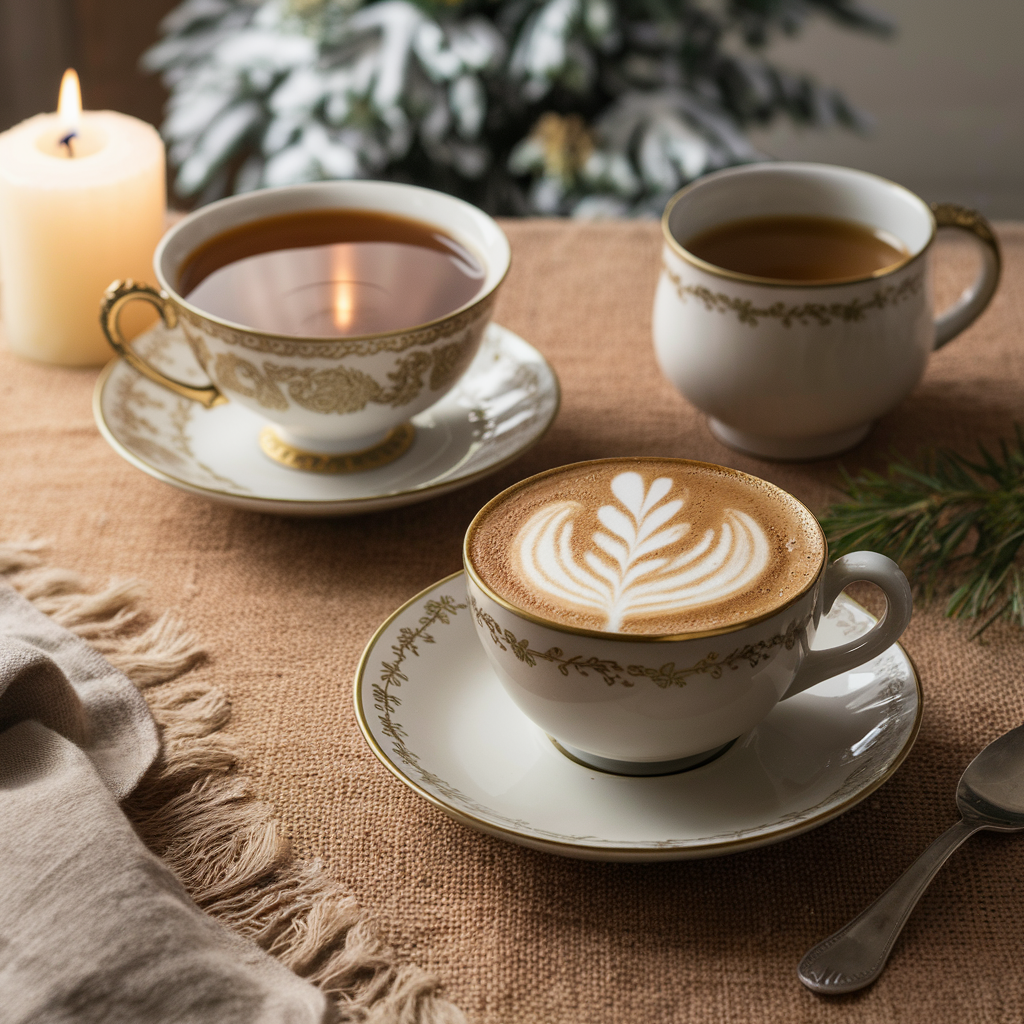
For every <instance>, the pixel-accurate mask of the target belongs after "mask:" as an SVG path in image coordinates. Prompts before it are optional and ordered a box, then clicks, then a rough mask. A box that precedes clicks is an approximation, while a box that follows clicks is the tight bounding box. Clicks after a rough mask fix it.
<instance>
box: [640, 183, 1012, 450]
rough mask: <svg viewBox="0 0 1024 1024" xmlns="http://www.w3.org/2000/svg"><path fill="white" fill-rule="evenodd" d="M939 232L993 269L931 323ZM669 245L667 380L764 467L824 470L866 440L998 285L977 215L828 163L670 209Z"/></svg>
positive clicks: (696, 186)
mask: <svg viewBox="0 0 1024 1024" xmlns="http://www.w3.org/2000/svg"><path fill="white" fill-rule="evenodd" d="M938 228H957V229H959V230H961V231H963V232H965V233H967V235H968V237H970V238H971V239H972V240H973V241H974V242H975V243H977V245H978V247H979V251H980V254H981V257H982V265H981V269H980V271H979V273H978V277H977V279H976V280H975V281H974V283H973V284H972V285H971V287H970V288H968V289H967V290H966V291H965V292H964V294H963V295H962V296H961V297H960V299H959V300H958V301H957V302H956V303H954V305H953V306H952V307H950V308H949V309H947V310H945V311H944V312H943V313H941V314H940V315H939V316H938V317H936V316H935V315H934V313H933V310H932V282H931V268H930V262H931V259H932V251H933V248H934V246H933V243H934V240H935V235H936V230H937V229H938ZM662 233H663V236H664V243H663V246H662V267H661V276H660V278H659V281H658V288H657V292H656V295H655V300H654V313H653V335H654V348H655V352H656V354H657V357H658V362H659V364H660V366H661V369H662V372H663V373H664V374H665V376H666V377H667V378H668V380H669V381H670V382H671V383H672V384H673V385H674V386H675V387H676V389H677V390H678V391H679V392H680V393H681V394H682V395H683V396H684V397H685V398H686V399H688V400H689V401H690V402H691V403H692V404H693V405H694V406H696V407H697V408H698V409H700V410H701V411H702V412H703V413H705V414H706V415H707V417H708V423H709V426H710V428H711V431H712V432H713V433H714V434H715V435H716V436H717V437H718V438H719V440H721V441H723V442H724V443H725V444H727V445H729V446H731V447H733V448H736V449H738V450H740V451H744V452H749V453H751V454H753V455H758V456H761V457H764V458H775V459H814V458H823V457H825V456H829V455H835V454H838V453H839V452H842V451H845V450H847V449H849V448H852V447H853V446H854V445H856V444H858V443H859V442H860V441H862V440H863V439H864V437H865V436H866V435H867V433H868V431H869V430H870V429H871V426H872V424H873V423H874V421H875V420H877V419H878V418H879V417H880V416H882V415H883V414H885V413H887V412H889V411H890V410H891V409H893V408H894V407H895V406H896V405H898V404H899V402H901V401H902V400H903V399H904V398H905V397H906V396H907V395H908V394H909V393H910V391H911V390H912V389H913V388H914V387H915V385H916V384H917V383H918V381H919V380H920V379H921V376H922V374H923V373H924V370H925V366H926V364H927V361H928V357H929V355H930V354H931V352H932V351H934V350H935V349H937V348H940V347H942V346H943V345H945V344H946V343H947V342H949V341H951V340H952V339H953V338H955V337H956V336H957V335H958V334H959V333H960V332H961V331H963V330H964V329H965V328H966V327H968V326H969V325H970V324H971V323H972V322H973V321H974V320H975V319H976V318H977V317H978V316H979V315H980V314H981V312H982V311H983V310H984V309H985V307H986V306H987V305H988V302H989V300H990V299H991V297H992V295H993V293H994V292H995V289H996V285H997V283H998V280H999V273H1000V255H999V245H998V243H997V241H996V238H995V235H994V233H993V232H992V228H991V226H990V225H989V224H988V222H987V221H986V220H985V218H984V217H982V216H981V215H980V214H978V213H975V212H974V211H973V210H967V209H965V208H963V207H959V206H953V205H951V204H941V205H935V206H932V207H929V206H928V204H926V203H925V202H924V201H923V200H922V199H920V198H919V197H918V196H916V195H914V194H913V193H912V192H910V191H909V190H907V189H905V188H903V187H902V186H900V185H896V184H894V183H893V182H891V181H886V180H885V179H883V178H879V177H877V176H876V175H873V174H868V173H866V172H863V171H856V170H852V169H850V168H846V167H830V166H828V165H825V164H810V163H763V164H753V165H749V166H745V167H736V168H730V169H728V170H723V171H718V172H716V173H714V174H710V175H707V176H706V177H704V178H701V179H699V180H698V181H696V182H694V183H693V184H692V185H689V186H687V187H686V188H684V189H683V190H682V191H680V192H678V193H677V194H676V195H675V196H674V197H673V198H672V199H671V200H670V201H669V203H668V205H667V207H666V208H665V213H664V216H663V218H662ZM801 237H802V238H803V241H802V243H801V241H800V239H801Z"/></svg>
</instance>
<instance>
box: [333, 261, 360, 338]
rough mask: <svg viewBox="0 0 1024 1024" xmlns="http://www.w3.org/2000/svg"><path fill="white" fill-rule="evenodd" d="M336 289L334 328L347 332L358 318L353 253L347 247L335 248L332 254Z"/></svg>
mask: <svg viewBox="0 0 1024 1024" xmlns="http://www.w3.org/2000/svg"><path fill="white" fill-rule="evenodd" d="M331 257H332V258H331V271H332V274H331V276H332V277H333V287H334V326H335V327H336V328H337V329H338V330H339V331H347V330H348V329H349V328H350V327H351V326H352V322H353V321H354V320H355V318H356V295H355V288H354V287H353V284H354V282H353V281H352V276H353V275H352V272H353V270H354V269H355V268H354V267H353V266H352V262H353V261H352V253H351V251H350V247H349V246H347V245H340V246H335V247H334V249H333V251H332V253H331Z"/></svg>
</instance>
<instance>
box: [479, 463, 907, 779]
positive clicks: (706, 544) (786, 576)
mask: <svg viewBox="0 0 1024 1024" xmlns="http://www.w3.org/2000/svg"><path fill="white" fill-rule="evenodd" d="M463 559H464V564H465V569H466V580H467V587H468V594H469V602H470V607H471V610H472V616H473V622H474V627H475V629H476V632H477V636H478V638H479V641H480V643H481V644H482V645H483V648H484V650H485V651H486V654H487V658H488V660H489V661H490V664H491V666H492V667H493V668H494V671H495V673H496V675H497V677H498V679H499V680H500V682H501V684H502V685H503V686H504V688H505V690H506V691H507V693H508V694H509V696H510V697H511V698H512V700H513V701H514V702H515V703H516V704H517V705H518V707H519V708H520V709H521V710H522V711H523V712H524V714H526V715H527V717H529V718H530V719H532V720H533V722H535V723H536V724H537V725H538V726H540V728H541V729H543V730H544V731H545V732H546V733H547V734H548V735H549V736H550V737H551V738H552V739H553V740H554V741H555V743H556V744H557V745H558V746H559V747H560V748H561V749H562V750H563V751H564V752H565V753H566V754H568V755H569V756H570V757H572V758H574V759H575V760H578V761H580V762H582V763H584V764H586V765H589V766H591V767H595V768H599V769H601V770H603V771H611V772H616V773H620V774H625V775H656V774H664V773H667V772H672V771H679V770H682V769H684V768H688V767H693V766H695V765H698V764H701V763H703V762H705V761H707V760H709V759H710V758H712V757H714V756H715V755H716V754H717V753H719V752H720V751H722V750H724V749H725V748H727V747H728V745H729V744H730V743H732V742H733V741H734V740H735V739H737V738H738V737H740V736H742V735H743V734H745V733H747V732H749V731H750V730H751V729H753V728H754V727H755V726H756V725H757V724H758V722H760V721H761V720H762V719H763V718H764V717H765V716H766V715H767V714H768V713H769V712H770V711H771V710H772V708H773V707H774V706H775V705H776V704H777V703H778V702H779V701H780V700H785V699H787V698H789V697H791V696H793V695H794V694H797V693H800V692H802V691H803V690H806V689H807V688H808V687H810V686H813V685H814V684H815V683H818V682H821V681H822V680H824V679H828V678H830V677H831V676H834V675H837V674H839V673H841V672H845V671H847V670H849V669H852V668H855V667H856V666H858V665H862V664H864V663H865V662H867V661H870V660H871V659H872V658H874V657H876V656H877V655H879V654H881V653H882V652H883V651H884V650H885V649H886V648H888V647H889V646H890V645H891V644H893V643H894V642H895V641H896V640H897V639H898V638H899V636H900V635H901V634H902V633H903V631H904V629H905V628H906V626H907V624H908V623H909V621H910V616H911V612H912V601H911V594H910V587H909V585H908V583H907V580H906V578H905V577H904V575H903V573H902V572H901V571H900V569H899V567H898V566H897V565H896V563H895V562H893V561H891V560H890V559H888V558H886V557H885V556H883V555H880V554H878V553H876V552H871V551H861V552H857V553H855V554H849V555H844V556H843V557H842V558H839V559H837V560H836V561H834V562H832V563H831V564H829V563H828V550H827V545H826V542H825V537H824V535H823V533H822V531H821V528H820V527H819V525H818V523H817V520H816V519H815V518H814V516H813V515H812V514H811V512H810V511H809V510H808V509H807V508H806V507H805V506H804V505H803V504H801V503H800V502H799V501H798V500H797V499H796V498H794V497H793V496H792V495H790V494H788V493H786V492H785V491H783V490H781V489H780V488H778V487H776V486H775V485H774V484H771V483H768V482H767V481H765V480H760V479H758V478H757V477H753V476H749V475H748V474H746V473H741V472H739V471H737V470H733V469H727V468H725V467H722V466H715V465H711V464H709V463H703V462H693V461H690V460H686V459H668V458H665V459H662V458H617V459H600V460H596V461H592V462H580V463H575V464H574V465H569V466H562V467H560V468H558V469H552V470H548V471H547V472H544V473H540V474H538V475H537V476H533V477H530V478H528V479H526V480H523V481H521V482H520V483H517V484H514V485H513V486H512V487H510V488H508V489H507V490H505V491H503V492H502V493H501V494H499V495H498V496H497V497H495V498H493V499H492V500H491V501H490V502H488V503H487V505H485V506H484V507H483V508H482V509H481V510H480V512H479V513H478V514H477V516H476V517H475V518H474V519H473V521H472V523H471V524H470V526H469V530H468V531H467V533H466V538H465V545H464V549H463ZM858 581H868V582H871V583H874V584H876V585H877V586H878V587H879V588H880V589H881V590H882V593H883V594H884V595H885V603H886V609H885V613H884V615H883V616H882V618H881V619H880V620H879V621H878V622H877V623H876V624H875V625H874V626H873V627H872V628H871V629H870V630H869V631H868V632H867V633H865V634H863V635H862V636H859V637H857V638H856V639H854V640H851V641H849V642H848V643H844V644H841V645H839V646H837V647H832V648H829V649H826V650H813V649H812V647H811V645H812V642H813V640H814V636H815V632H816V630H817V627H818V624H819V622H820V621H821V617H822V616H823V615H825V614H826V613H827V612H828V611H829V609H830V608H831V607H832V604H833V602H834V601H835V599H836V598H837V597H838V596H839V594H840V593H841V592H842V591H843V590H844V589H845V588H846V587H847V586H849V585H850V584H851V583H854V582H858Z"/></svg>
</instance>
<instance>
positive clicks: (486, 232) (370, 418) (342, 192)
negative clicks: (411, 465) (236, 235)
mask: <svg viewBox="0 0 1024 1024" xmlns="http://www.w3.org/2000/svg"><path fill="white" fill-rule="evenodd" d="M327 209H330V210H346V209H351V210H374V211H380V212H382V213H387V214H397V215H399V216H403V217H407V218H411V219H414V220H419V221H423V222H426V223H427V224H431V225H436V226H437V227H438V228H439V229H440V230H441V231H442V232H444V233H445V234H447V235H449V236H451V237H452V238H454V239H455V241H456V242H458V243H459V244H461V245H463V246H465V247H466V248H468V249H469V250H470V251H471V252H473V253H474V254H476V255H477V256H478V257H479V259H480V261H481V263H482V264H483V268H484V280H483V283H482V285H481V287H480V290H479V291H478V292H477V293H476V295H474V296H473V297H472V298H471V299H470V300H469V301H468V302H466V303H464V304H463V305H462V306H459V307H458V308H457V309H453V310H452V311H451V312H450V313H448V314H446V315H445V316H443V317H441V318H440V319H438V320H434V321H432V322H431V323H428V324H421V325H418V326H415V327H411V328H408V329H405V330H399V331H389V332H387V333H383V334H372V335H366V336H362V337H293V336H291V335H278V334H272V333H269V332H267V331H261V330H256V329H255V328H252V327H248V326H246V325H245V324H241V323H232V322H229V321H226V320H223V319H221V318H220V317H217V316H213V315H212V314H210V313H207V312H205V311H204V310H202V309H201V308H199V307H197V306H195V305H194V304H193V303H191V302H189V300H188V298H186V297H185V296H183V295H182V294H181V293H180V292H179V291H178V288H179V284H178V281H179V277H180V275H181V271H182V269H183V267H184V265H185V264H186V262H187V260H188V258H189V256H191V255H192V254H193V253H194V252H195V251H196V250H197V249H199V248H200V247H201V246H202V245H204V243H206V242H209V241H210V240H211V239H213V238H215V237H216V236H217V235H220V234H222V233H223V232H225V231H230V230H231V229H233V228H237V227H239V226H241V225H244V224H248V223H251V222H253V221H259V220H262V219H263V218H266V217H276V216H281V215H285V214H289V213H296V212H301V211H308V210H327ZM510 260H511V251H510V249H509V244H508V239H507V238H506V237H505V233H504V232H503V231H502V230H501V228H500V227H498V225H497V224H496V223H495V221H494V220H493V219H492V218H490V217H489V216H487V214H485V213H483V212H482V211H481V210H478V209H477V208H476V207H475V206H471V205H470V204H469V203H466V202H463V201H462V200H461V199H456V198H454V197H452V196H448V195H445V194H444V193H441V192H435V191H433V190H431V189H426V188H418V187H416V186H414V185H399V184H393V183H391V182H383V181H332V182H314V183H311V184H306V185H291V186H287V187H285V188H276V189H263V190H260V191H257V192H250V193H247V194H245V195H240V196H232V197H231V198H229V199H222V200H220V201H219V202H216V203H211V204H210V205H209V206H204V207H202V208H201V209H199V210H197V211H196V212H195V213H193V214H191V215H189V216H188V217H186V218H185V219H184V220H182V221H180V222H179V223H178V224H176V225H175V226H174V227H173V228H171V230H170V231H168V232H167V234H166V235H164V237H163V240H162V241H161V242H160V244H159V246H158V247H157V250H156V254H155V256H154V257H153V266H154V270H155V272H156V279H157V281H158V282H159V284H160V288H159V290H158V289H155V288H152V287H150V286H149V285H146V284H137V283H135V282H133V281H115V282H114V283H113V284H112V285H111V286H110V288H109V289H108V291H107V294H106V296H105V297H104V300H103V304H102V308H101V313H100V322H101V324H102V326H103V329H104V331H105V332H106V335H107V340H108V341H109V342H110V344H111V346H113V348H114V350H115V351H116V352H117V353H118V354H119V355H120V356H122V357H123V358H124V359H125V360H126V361H127V362H128V363H129V364H130V365H131V366H133V367H134V368H135V369H136V370H138V371H139V372H140V373H142V374H143V375H145V376H146V377H148V378H150V379H151V380H154V381H156V382H157V383H158V384H162V385H163V386H164V387H167V388H169V389H170V390H172V391H174V392H175V393H176V394H178V395H180V396H181V397H184V398H189V399H192V400H194V401H197V402H201V403H202V404H203V405H206V406H212V405H216V404H219V403H221V402H224V401H227V400H229V399H230V400H231V401H233V402H238V403H239V404H241V405H245V406H248V407H249V408H250V409H252V410H253V411H254V412H255V413H257V414H258V415H259V416H261V417H262V418H263V419H265V420H267V421H268V427H267V428H265V429H264V431H263V432H262V434H261V435H260V445H261V447H262V448H263V451H264V452H265V453H266V454H267V455H269V456H270V457H271V458H273V459H275V460H276V461H278V462H281V463H283V464H285V465H287V466H291V467H292V468H294V469H301V470H308V471H313V472H325V473H336V472H351V471H353V470H361V469H373V468H376V467H378V466H381V465H383V464H385V463H386V462H389V461H391V460H392V459H394V458H397V457H398V456H399V455H401V454H402V453H403V452H404V451H405V450H406V449H407V448H408V447H409V445H410V444H411V442H412V438H413V427H412V425H411V424H410V423H409V420H410V419H411V418H412V417H413V416H415V415H416V414H417V413H418V412H421V411H422V410H424V409H426V408H427V407H428V406H431V405H433V404H434V403H435V402H437V401H438V400H439V399H440V398H442V397H443V396H444V395H445V394H446V393H447V392H448V391H450V390H451V388H452V387H454V385H455V384H456V382H457V381H458V379H459V378H460V377H461V376H462V374H463V372H464V371H465V370H466V368H467V367H468V366H469V364H470V363H471V362H472V360H473V356H474V355H476V352H477V349H478V348H479V346H480V340H481V338H482V337H483V333H484V330H485V328H486V327H487V324H488V322H489V320H490V317H491V311H492V309H493V308H494V302H495V299H496V297H497V291H498V287H499V286H500V285H501V283H502V281H503V280H504V278H505V275H506V273H507V272H508V267H509V262H510ZM138 299H141V300H143V301H145V302H149V303H150V304H151V305H153V306H155V307H156V309H157V311H158V312H159V313H160V315H161V317H162V318H163V320H164V322H165V323H166V324H167V326H168V327H174V326H177V325H180V326H181V328H182V330H183V331H184V334H185V337H186V338H187V339H188V341H189V344H190V345H191V347H192V350H193V352H194V353H195V355H196V358H197V359H198V360H199V362H200V364H201V365H202V367H203V369H204V370H205V371H206V373H207V375H208V376H209V378H210V384H209V385H207V386H202V387H196V386H194V385H190V384H186V383H184V382H182V381H177V380H172V379H171V378H169V377H168V376H167V375H166V374H164V373H161V372H160V370H158V369H157V368H156V367H154V366H152V365H151V364H149V363H147V362H145V361H144V360H143V359H142V358H141V357H140V356H138V355H137V354H136V353H135V352H134V351H133V350H132V348H131V345H130V344H129V343H128V342H127V341H126V340H125V339H124V338H123V337H122V335H121V332H120V329H119V326H118V317H119V314H120V311H121V309H122V308H123V307H124V305H125V304H126V303H128V302H131V301H134V300H138Z"/></svg>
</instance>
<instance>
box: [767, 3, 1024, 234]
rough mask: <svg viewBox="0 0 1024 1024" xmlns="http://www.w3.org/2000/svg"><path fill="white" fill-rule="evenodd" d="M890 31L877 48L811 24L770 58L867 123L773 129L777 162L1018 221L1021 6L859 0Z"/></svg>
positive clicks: (1022, 149)
mask: <svg viewBox="0 0 1024 1024" xmlns="http://www.w3.org/2000/svg"><path fill="white" fill-rule="evenodd" d="M865 2H866V3H867V4H869V5H870V6H871V7H873V8H874V9H875V10H877V11H879V12H881V13H884V14H885V15H887V16H888V17H889V18H890V19H891V20H893V21H894V22H896V24H897V26H898V30H897V34H896V35H895V37H892V38H890V39H887V40H886V39H876V38H873V37H870V36H867V35H863V34H861V33H856V32H851V31H848V30H846V29H841V28H838V27H836V26H834V25H832V24H830V23H828V22H825V21H822V20H816V21H815V22H814V23H813V24H812V25H810V26H808V28H807V30H806V31H805V32H803V33H802V34H801V35H800V36H798V37H797V38H796V39H794V40H782V41H779V42H777V43H774V44H773V45H772V46H771V48H770V50H769V53H770V55H771V57H772V59H773V60H774V61H775V62H776V63H778V64H781V65H784V66H788V67H790V68H792V69H793V70H802V71H807V72H809V73H810V74H812V75H814V77H815V78H817V79H818V81H820V82H821V83H822V84H824V85H833V86H836V87H837V88H839V89H840V90H841V91H842V92H843V93H844V94H845V95H846V96H847V98H848V99H850V100H851V101H853V102H854V103H855V104H856V105H857V106H859V107H860V108H861V109H862V110H866V111H868V112H869V113H871V114H872V115H874V117H875V119H876V125H875V128H874V131H873V132H872V133H870V134H869V135H867V136H858V135H854V134H852V133H850V132H847V131H844V130H841V129H832V130H829V131H817V130H809V129H802V130H798V129H794V128H792V127H790V126H786V125H781V124H780V125H778V126H776V127H772V128H770V129H768V130H765V131H758V132H755V133H753V140H754V143H755V145H757V146H758V147H759V148H761V149H762V150H763V151H764V152H766V153H769V154H771V155H772V156H775V157H779V158H780V159H792V160H819V161H822V162H825V163H836V164H845V165H847V166H850V167H859V168H862V169H863V170H867V171H873V172H875V173H876V174H881V175H884V176H885V177H887V178H892V179H893V180H895V181H898V182H901V183H902V184H904V185H906V186H907V187H909V188H911V189H913V190H914V191H915V192H917V193H918V194H920V195H921V196H922V197H924V198H925V199H927V200H929V201H934V200H938V201H941V200H947V201H950V202H956V203H961V204H964V205H967V206H973V207H974V208H975V209H979V210H981V211H982V212H983V213H984V214H986V215H987V216H989V217H1013V218H1021V219H1024V0H865Z"/></svg>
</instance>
